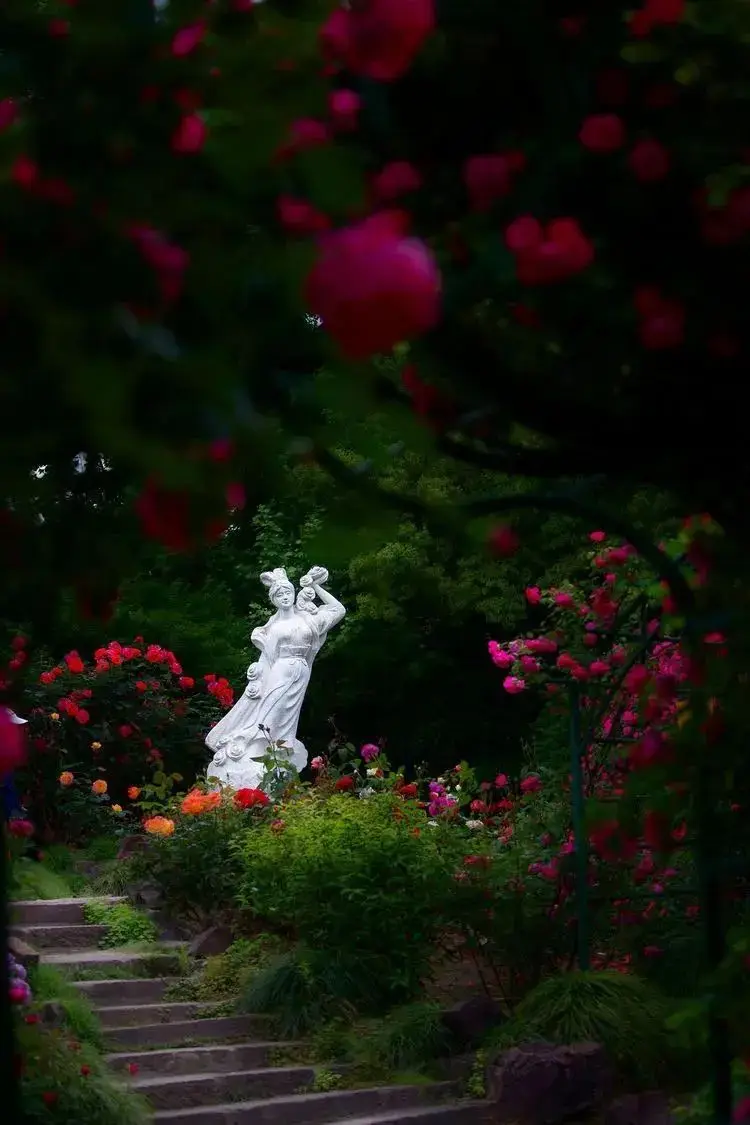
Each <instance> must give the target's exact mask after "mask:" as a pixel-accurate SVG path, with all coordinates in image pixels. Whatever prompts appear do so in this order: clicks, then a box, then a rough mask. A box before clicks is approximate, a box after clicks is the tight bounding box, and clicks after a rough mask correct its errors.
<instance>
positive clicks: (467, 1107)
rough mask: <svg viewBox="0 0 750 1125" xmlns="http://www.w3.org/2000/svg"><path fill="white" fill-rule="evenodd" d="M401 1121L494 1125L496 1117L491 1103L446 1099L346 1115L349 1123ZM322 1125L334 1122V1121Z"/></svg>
mask: <svg viewBox="0 0 750 1125" xmlns="http://www.w3.org/2000/svg"><path fill="white" fill-rule="evenodd" d="M401 1121H406V1122H408V1121H414V1122H416V1123H417V1125H495V1122H496V1121H497V1116H496V1115H495V1114H493V1109H492V1105H491V1104H490V1103H489V1102H469V1101H466V1102H447V1103H446V1104H445V1105H425V1106H416V1107H414V1108H413V1109H399V1110H395V1111H394V1110H390V1111H389V1110H386V1112H385V1113H369V1114H367V1116H366V1117H347V1118H346V1125H399V1123H400V1122H401ZM322 1125H332V1122H329V1121H326V1122H325V1123H322Z"/></svg>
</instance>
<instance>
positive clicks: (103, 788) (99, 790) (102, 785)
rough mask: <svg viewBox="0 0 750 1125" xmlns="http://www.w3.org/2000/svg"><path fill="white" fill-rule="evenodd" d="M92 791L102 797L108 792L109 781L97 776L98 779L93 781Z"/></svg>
mask: <svg viewBox="0 0 750 1125" xmlns="http://www.w3.org/2000/svg"><path fill="white" fill-rule="evenodd" d="M91 792H92V793H96V795H97V797H101V796H103V794H104V793H106V792H107V783H106V781H105V780H104V778H103V777H97V779H96V781H92V783H91Z"/></svg>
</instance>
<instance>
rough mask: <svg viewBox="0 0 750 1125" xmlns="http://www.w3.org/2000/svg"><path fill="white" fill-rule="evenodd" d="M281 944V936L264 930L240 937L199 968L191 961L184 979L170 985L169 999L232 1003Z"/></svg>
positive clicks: (277, 951)
mask: <svg viewBox="0 0 750 1125" xmlns="http://www.w3.org/2000/svg"><path fill="white" fill-rule="evenodd" d="M281 948H282V942H281V939H280V938H277V937H275V936H273V935H271V934H261V935H259V936H258V937H255V938H240V939H239V940H237V941H235V942H233V943H232V944H231V945H230V946H229V949H227V950H226V952H225V953H221V954H218V955H217V956H215V957H208V958H207V959H206V961H205V962H204V963H203V964H202V965H200V967H198V968H197V969H196V968H195V965H194V964H190V963H188V971H187V974H186V976H185V978H184V979H183V980H180V981H175V982H174V984H172V985H171V986H170V988H169V989H168V997H169V999H170V1000H200V1001H203V1002H205V1003H213V1002H216V1003H218V1004H222V1005H226V1004H231V1005H232V1006H234V1003H235V1001H237V999H238V997H239V996H240V995H241V994H242V993H244V992H245V991H246V990H247V989H248V987H249V985H250V981H251V979H252V977H253V974H255V973H257V972H258V971H259V970H260V969H262V968H263V967H264V966H265V965H267V964H268V962H269V959H270V958H272V957H273V956H274V955H275V954H276V955H278V953H279V950H280V949H281Z"/></svg>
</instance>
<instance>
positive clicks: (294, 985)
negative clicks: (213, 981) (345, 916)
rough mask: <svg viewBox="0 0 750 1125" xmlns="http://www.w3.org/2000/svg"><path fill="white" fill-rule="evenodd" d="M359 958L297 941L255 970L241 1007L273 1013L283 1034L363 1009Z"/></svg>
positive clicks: (366, 999)
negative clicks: (318, 949)
mask: <svg viewBox="0 0 750 1125" xmlns="http://www.w3.org/2000/svg"><path fill="white" fill-rule="evenodd" d="M369 1003H371V998H370V997H369V996H366V995H364V994H363V991H362V974H361V973H360V972H358V962H357V961H356V960H354V959H352V960H351V961H349V960H343V959H337V958H335V957H332V956H331V953H330V952H329V951H317V950H312V949H307V948H305V947H304V946H298V947H297V948H296V949H293V950H290V951H289V952H287V953H283V954H281V955H280V956H278V957H274V958H272V959H271V960H270V961H269V962H268V964H267V965H265V966H264V967H263V968H261V969H260V970H259V972H257V973H254V974H253V975H252V976H251V977H250V979H249V981H248V984H247V987H246V989H245V990H244V992H243V993H242V995H241V996H240V999H239V1008H240V1010H241V1011H245V1012H254V1013H258V1014H268V1015H273V1016H275V1018H276V1021H277V1023H278V1027H279V1031H280V1034H281V1035H282V1037H284V1038H289V1039H296V1038H297V1037H299V1036H303V1035H306V1034H307V1033H308V1032H310V1031H312V1030H313V1029H315V1028H319V1027H322V1026H323V1025H324V1024H326V1023H329V1022H330V1021H332V1020H335V1019H341V1018H343V1019H345V1020H347V1021H349V1022H351V1020H352V1019H353V1018H354V1015H355V1013H356V1012H357V1010H358V1009H360V1008H363V1009H364V1010H367V1007H368V1004H369Z"/></svg>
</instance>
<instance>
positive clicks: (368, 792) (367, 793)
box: [359, 785, 375, 797]
mask: <svg viewBox="0 0 750 1125" xmlns="http://www.w3.org/2000/svg"><path fill="white" fill-rule="evenodd" d="M374 792H375V790H374V789H373V788H372V786H371V785H366V786H365V788H364V789H360V791H359V795H360V797H372V795H373V793H374Z"/></svg>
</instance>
